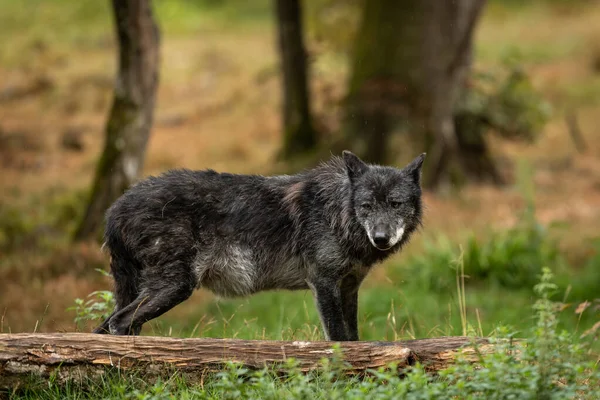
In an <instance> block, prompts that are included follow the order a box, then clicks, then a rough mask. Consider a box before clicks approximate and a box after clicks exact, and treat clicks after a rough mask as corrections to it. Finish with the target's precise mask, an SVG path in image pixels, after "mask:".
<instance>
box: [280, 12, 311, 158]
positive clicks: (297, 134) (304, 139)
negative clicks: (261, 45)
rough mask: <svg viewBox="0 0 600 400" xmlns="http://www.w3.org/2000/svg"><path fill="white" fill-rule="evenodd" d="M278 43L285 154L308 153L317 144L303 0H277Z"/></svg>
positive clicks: (286, 156)
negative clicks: (311, 109) (312, 110)
mask: <svg viewBox="0 0 600 400" xmlns="http://www.w3.org/2000/svg"><path fill="white" fill-rule="evenodd" d="M275 8H276V11H277V28H278V44H279V51H280V53H281V68H282V70H283V131H284V136H283V150H282V156H283V157H284V158H291V157H292V156H297V155H301V154H305V153H307V152H309V151H311V150H313V149H315V147H316V145H317V134H316V131H315V129H314V126H313V123H312V118H311V112H310V105H309V103H310V94H309V87H308V82H307V80H308V79H307V70H308V66H307V61H306V58H307V57H306V50H305V48H304V42H303V39H302V34H303V24H302V6H301V4H300V0H275Z"/></svg>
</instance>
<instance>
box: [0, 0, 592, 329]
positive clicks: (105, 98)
mask: <svg viewBox="0 0 600 400" xmlns="http://www.w3.org/2000/svg"><path fill="white" fill-rule="evenodd" d="M0 10H1V12H0V191H1V193H2V196H1V197H0V314H1V321H0V325H1V326H0V331H2V332H18V331H57V330H58V331H73V330H82V331H89V329H90V328H91V327H92V326H93V325H95V324H96V321H89V320H87V319H89V317H90V316H92V317H93V316H94V315H97V314H98V315H99V314H101V313H102V312H104V311H105V309H106V307H109V306H110V295H109V294H108V293H107V292H105V291H106V290H110V289H111V280H110V279H109V278H108V277H107V276H106V275H105V274H103V273H101V271H105V272H106V271H108V269H109V267H108V256H107V255H106V254H105V253H103V252H102V251H101V249H100V246H101V236H100V235H101V224H102V220H101V218H102V214H103V212H104V210H105V209H106V207H107V206H108V205H109V204H110V202H112V201H113V200H114V199H115V198H116V197H117V196H118V195H119V194H120V193H122V191H123V190H124V189H125V188H126V187H127V186H128V185H129V184H131V183H132V182H134V181H135V180H136V179H139V178H141V177H144V176H147V175H149V174H158V173H160V172H162V171H165V170H167V169H170V168H177V167H186V168H193V169H203V168H213V169H216V170H219V171H228V172H237V173H261V174H274V173H284V172H285V173H292V172H295V171H298V170H299V169H300V168H304V167H309V166H311V165H314V164H315V163H317V162H318V161H319V160H325V159H328V158H329V157H330V156H331V153H333V154H338V153H339V152H340V151H341V150H342V149H344V148H347V149H350V150H353V151H355V152H356V153H358V154H360V155H361V156H363V157H364V158H366V159H367V160H368V161H372V162H381V163H389V164H392V165H397V166H402V165H403V164H404V163H405V162H407V161H408V160H410V159H412V158H413V157H414V156H416V155H417V154H419V153H420V152H422V151H427V152H428V158H427V160H426V162H425V166H424V176H425V181H426V184H427V190H426V193H425V204H426V207H427V208H426V213H425V222H424V229H423V231H422V233H421V234H419V235H417V237H416V238H415V240H414V241H413V242H412V243H411V244H410V245H409V246H408V247H407V249H406V250H405V251H404V252H403V253H401V254H399V255H398V256H395V257H394V258H393V259H391V260H390V261H389V262H386V263H385V264H384V265H382V266H380V267H378V268H377V269H375V270H374V272H373V273H372V274H371V275H370V276H369V278H368V279H367V281H366V283H365V285H364V286H363V289H362V291H361V296H360V306H359V325H360V330H361V337H362V338H364V339H368V340H369V339H370V340H385V339H387V340H393V339H400V338H411V337H424V336H435V335H441V334H462V333H464V332H465V331H467V330H468V329H471V328H472V329H473V330H475V331H477V332H478V333H479V334H482V335H487V334H489V333H490V331H491V330H492V329H493V328H494V327H496V326H497V325H498V324H510V325H512V326H515V327H517V329H524V328H525V327H526V326H530V325H531V324H533V322H534V321H533V319H532V315H533V310H532V309H531V306H530V305H531V303H532V298H533V297H534V294H533V290H532V287H533V285H534V284H535V283H536V282H537V281H538V277H539V274H540V272H541V269H542V267H544V266H548V267H550V268H552V270H553V271H554V273H555V274H556V276H557V281H558V284H559V288H560V290H559V292H558V293H557V294H556V298H557V299H558V300H559V301H561V302H562V303H563V304H564V306H563V310H562V311H561V323H562V324H563V326H564V327H565V328H567V329H569V330H572V331H577V332H581V333H582V335H585V336H588V337H589V336H594V335H596V334H597V333H598V326H599V324H598V321H600V300H598V299H599V298H600V235H599V230H598V227H599V226H600V157H599V156H600V141H599V140H598V139H600V131H599V130H598V125H597V124H598V120H599V118H600V2H599V1H595V0H577V1H575V0H573V1H568V2H566V1H558V0H554V1H553V0H529V1H518V0H489V1H482V0H457V1H453V2H442V1H435V0H428V1H425V0H422V1H417V0H369V1H360V0H310V1H306V0H305V1H299V2H296V1H292V0H251V1H248V0H154V1H152V2H146V1H122V2H120V1H117V0H115V1H113V2H110V1H98V0H78V1H67V0H45V1H41V0H20V1H13V0H0ZM115 15H116V16H119V18H115ZM155 24H156V25H155ZM119 39H120V42H119ZM119 43H120V45H119ZM119 60H120V61H119ZM457 261H459V262H457ZM458 267H460V268H458ZM462 268H464V275H465V277H464V279H457V274H458V272H457V271H458V270H462ZM463 281H464V284H463ZM94 291H100V292H96V293H94V294H92V295H91V297H88V294H90V293H92V292H94ZM76 299H79V300H78V301H77V302H76ZM78 316H79V317H81V318H79V319H76V318H77V317H78ZM84 316H85V317H86V318H87V319H86V318H83V317H84ZM318 326H319V325H318V316H317V314H316V311H315V309H314V305H313V300H312V297H311V296H310V293H304V292H298V293H290V292H276V293H275V292H274V293H262V294H259V295H256V296H254V297H252V298H249V299H238V300H223V299H215V298H214V297H213V296H212V295H211V294H210V293H209V292H207V291H205V290H201V291H198V292H196V293H195V294H194V296H193V297H192V299H190V300H189V301H187V302H186V303H184V304H182V305H180V306H178V307H176V309H174V310H172V311H170V312H169V313H167V314H166V315H164V316H163V317H161V318H159V319H157V320H155V321H152V322H151V323H149V324H148V326H147V327H146V328H145V329H144V333H146V334H149V333H154V334H160V335H173V336H211V337H239V338H268V339H290V338H301V339H315V338H320V337H321V336H320V335H321V333H320V330H319V328H318Z"/></svg>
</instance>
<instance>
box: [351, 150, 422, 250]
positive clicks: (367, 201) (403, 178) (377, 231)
mask: <svg viewBox="0 0 600 400" xmlns="http://www.w3.org/2000/svg"><path fill="white" fill-rule="evenodd" d="M343 157H344V163H345V164H346V169H347V171H348V177H349V178H350V182H351V185H352V204H353V207H354V212H355V214H356V218H357V219H358V222H359V223H360V224H361V225H362V226H363V228H364V229H365V232H366V234H367V236H368V237H369V241H370V242H371V244H372V245H373V246H374V247H376V248H377V249H379V250H382V251H385V250H389V249H391V248H392V247H394V246H395V245H396V244H398V243H400V242H401V241H402V239H403V238H405V237H408V235H410V234H411V233H412V232H413V231H414V230H415V229H416V228H417V226H418V225H419V224H420V222H421V182H420V181H421V166H422V165H423V160H425V153H423V154H421V155H420V156H418V157H417V158H415V159H414V160H413V161H412V162H411V163H410V164H408V165H407V166H406V167H404V168H402V169H398V168H393V167H384V166H379V165H369V164H366V163H365V162H363V161H362V160H361V159H360V158H358V157H357V156H356V155H355V154H353V153H351V152H349V151H344V152H343Z"/></svg>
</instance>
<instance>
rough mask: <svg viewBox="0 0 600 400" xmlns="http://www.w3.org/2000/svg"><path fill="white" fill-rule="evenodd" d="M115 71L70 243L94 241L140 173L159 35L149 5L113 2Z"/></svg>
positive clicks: (151, 109)
mask: <svg viewBox="0 0 600 400" xmlns="http://www.w3.org/2000/svg"><path fill="white" fill-rule="evenodd" d="M112 5H113V13H114V20H115V27H116V33H117V39H118V53H119V69H118V75H117V77H116V80H115V88H114V99H113V103H112V107H111V110H110V114H109V117H108V121H107V124H106V128H105V129H106V131H105V134H106V137H105V143H104V149H103V151H102V155H101V157H100V160H99V162H98V165H97V168H96V175H95V178H94V182H93V185H92V191H91V195H90V199H89V204H88V205H87V209H86V211H85V215H84V217H83V219H82V220H81V222H80V224H79V226H78V228H77V230H76V232H75V240H83V239H89V238H91V237H93V236H95V235H96V234H97V233H98V231H99V229H100V227H101V226H102V224H103V219H104V213H105V211H106V209H107V208H108V207H109V206H110V205H111V203H112V202H113V201H115V200H116V199H117V198H118V197H119V196H120V195H121V194H122V193H123V192H124V191H125V190H126V189H127V188H128V187H129V186H130V185H131V184H132V183H133V182H135V180H136V179H137V178H138V176H139V174H140V173H141V171H142V167H143V164H144V155H145V152H146V144H147V142H148V138H149V136H150V129H151V126H152V118H153V113H154V104H155V95H156V89H157V86H158V71H159V43H160V35H159V29H158V26H157V24H156V22H155V21H154V17H153V15H152V7H151V2H150V0H113V1H112Z"/></svg>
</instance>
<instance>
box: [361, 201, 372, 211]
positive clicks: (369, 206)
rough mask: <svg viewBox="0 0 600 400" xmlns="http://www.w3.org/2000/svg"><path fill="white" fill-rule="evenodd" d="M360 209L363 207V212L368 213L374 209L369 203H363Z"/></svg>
mask: <svg viewBox="0 0 600 400" xmlns="http://www.w3.org/2000/svg"><path fill="white" fill-rule="evenodd" d="M360 207H361V208H362V209H363V210H367V211H368V210H370V209H371V208H372V207H371V204H369V203H362V204H361V205H360Z"/></svg>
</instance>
